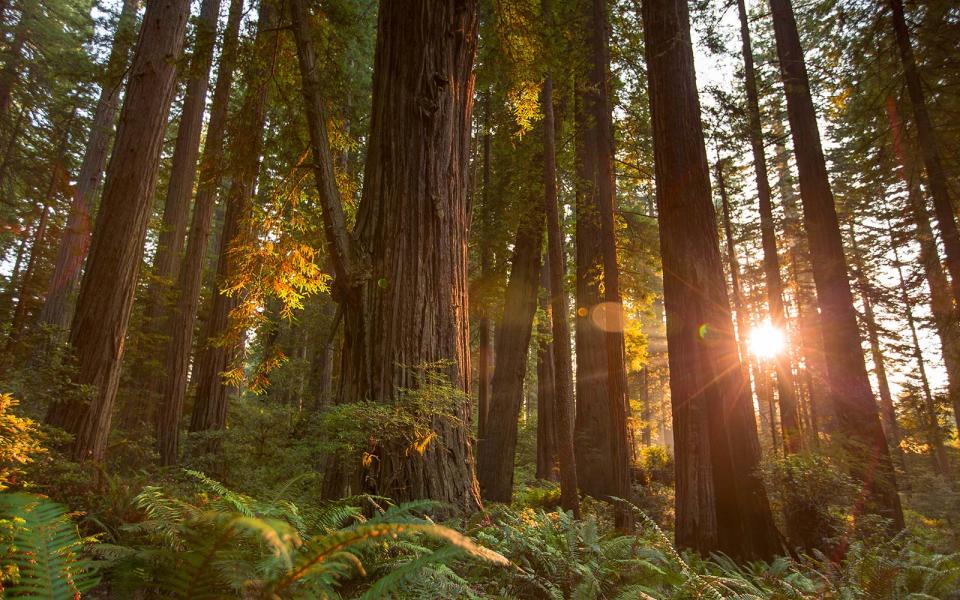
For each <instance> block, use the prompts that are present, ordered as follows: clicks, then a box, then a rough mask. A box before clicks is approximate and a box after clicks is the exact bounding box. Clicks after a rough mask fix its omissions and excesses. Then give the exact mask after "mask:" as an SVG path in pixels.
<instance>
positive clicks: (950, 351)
mask: <svg viewBox="0 0 960 600" xmlns="http://www.w3.org/2000/svg"><path fill="white" fill-rule="evenodd" d="M887 117H888V118H889V119H890V125H891V131H892V134H893V149H894V154H895V155H896V157H897V160H898V161H899V168H898V172H899V174H900V178H901V179H902V181H903V184H904V186H905V187H906V191H907V202H908V204H909V210H910V218H911V220H912V221H913V224H914V226H915V227H916V229H917V231H916V238H917V242H918V243H919V244H920V257H919V258H920V264H921V265H922V266H923V272H924V275H925V276H926V279H927V284H928V285H929V286H930V313H931V314H932V315H933V324H934V329H935V330H936V332H937V336H938V337H939V338H940V347H941V348H942V350H943V362H944V364H945V365H946V367H947V391H948V394H949V396H950V403H951V405H952V406H953V416H954V419H955V421H956V422H957V423H960V319H958V313H957V309H956V308H955V307H954V304H953V297H952V295H951V293H950V284H949V282H948V281H947V276H946V274H945V273H944V272H943V265H941V264H940V254H939V252H938V251H937V243H936V238H935V237H934V234H933V227H932V226H931V225H930V214H929V213H928V212H927V205H926V202H925V201H924V198H923V195H922V194H921V192H920V190H919V189H918V186H917V184H916V181H914V180H913V178H912V177H911V173H912V169H911V168H910V166H912V165H911V164H910V163H908V160H907V153H906V152H905V150H904V147H903V135H902V132H901V130H900V118H899V116H898V115H897V105H896V102H895V101H894V100H893V98H892V97H891V98H889V99H888V100H887Z"/></svg>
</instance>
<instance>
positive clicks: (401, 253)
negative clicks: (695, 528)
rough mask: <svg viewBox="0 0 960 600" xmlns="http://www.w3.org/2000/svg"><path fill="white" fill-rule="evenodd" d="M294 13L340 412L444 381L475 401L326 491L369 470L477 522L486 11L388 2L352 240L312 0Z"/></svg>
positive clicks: (386, 445)
mask: <svg viewBox="0 0 960 600" xmlns="http://www.w3.org/2000/svg"><path fill="white" fill-rule="evenodd" d="M290 7H291V11H292V13H293V20H294V26H293V30H294V34H295V35H296V38H297V40H296V41H297V50H298V56H299V59H300V70H301V76H302V78H303V93H304V100H305V106H306V109H307V110H306V112H307V117H308V125H309V130H310V138H311V147H312V152H313V158H314V174H315V176H316V180H317V187H318V189H319V192H320V201H321V203H322V205H323V218H324V229H325V232H326V235H327V243H328V247H329V248H330V251H331V255H332V258H331V264H332V265H333V268H334V272H335V273H336V278H335V290H336V294H337V296H338V299H339V301H340V303H341V306H342V309H343V315H344V317H343V327H344V330H343V333H344V348H343V353H342V367H341V369H340V373H341V381H340V402H357V401H362V400H369V401H374V402H381V403H388V404H391V403H395V402H399V401H402V399H403V397H404V395H406V394H409V393H415V391H416V390H417V388H419V387H421V386H423V385H424V384H427V383H429V381H430V380H433V379H434V378H435V376H436V375H438V374H439V375H442V376H443V377H444V378H446V379H447V380H449V383H450V384H451V385H452V386H453V388H454V390H457V391H459V392H463V394H464V396H463V397H455V398H454V399H455V402H454V405H453V406H452V407H450V408H449V409H448V410H446V411H444V413H443V414H437V415H434V416H433V417H432V419H431V420H432V423H431V425H432V427H431V429H432V433H433V434H435V436H434V437H432V438H430V439H429V440H428V443H426V444H425V446H421V447H420V448H419V449H418V450H422V452H419V451H410V450H411V449H410V448H409V444H408V443H406V442H401V441H397V440H379V441H375V442H374V447H373V448H371V452H370V454H371V456H372V457H373V459H372V461H370V463H369V465H367V466H362V467H361V466H360V465H344V464H343V462H344V461H343V459H341V460H340V461H339V463H335V464H332V465H331V468H330V469H329V470H328V473H327V474H326V477H327V481H325V483H324V489H325V492H326V493H330V492H332V491H340V490H341V489H342V485H341V483H342V481H343V480H342V478H340V477H339V476H338V474H339V473H345V472H347V471H349V470H350V468H351V467H356V468H362V469H363V470H364V473H363V480H364V481H365V482H366V483H364V486H365V487H367V488H368V491H373V492H375V493H378V494H383V495H386V496H389V497H391V498H394V499H395V500H398V501H404V500H410V499H414V498H432V499H435V500H440V501H442V502H446V503H448V504H449V505H451V506H453V507H455V508H458V509H462V510H466V511H472V510H476V509H477V508H479V507H480V505H481V503H480V494H479V486H478V485H477V481H476V477H475V475H474V464H473V451H472V448H471V444H470V431H469V428H468V425H467V424H468V423H469V418H468V406H467V402H466V392H467V390H468V386H469V381H470V354H469V337H470V336H469V331H468V329H469V320H468V311H467V308H468V306H467V232H468V225H469V208H470V207H469V202H468V195H467V168H468V162H469V156H470V118H471V112H472V109H473V74H472V69H473V60H474V55H475V52H476V44H477V5H476V2H475V1H473V0H459V1H457V2H454V1H452V0H448V1H445V2H436V1H427V0H416V1H411V0H407V1H404V2H400V1H398V0H385V1H383V2H381V3H380V7H379V16H378V29H377V31H378V32H377V49H376V55H375V58H374V69H373V110H372V121H371V128H370V136H369V138H368V143H369V146H368V154H367V163H366V170H365V173H364V177H363V181H364V186H363V195H362V198H361V201H360V207H359V210H358V212H357V225H356V231H355V232H354V236H353V237H351V236H350V235H349V234H348V232H347V231H346V229H345V225H344V220H343V218H342V217H343V212H342V205H341V203H340V198H339V192H338V190H337V189H336V183H335V181H334V179H333V165H332V158H331V155H330V149H329V144H328V142H327V139H326V131H325V128H326V119H325V118H324V114H323V99H322V98H321V96H320V87H319V82H318V78H317V74H316V72H315V57H314V52H313V47H312V43H311V41H310V39H309V30H308V29H307V27H306V25H307V15H306V11H305V10H304V6H303V2H302V0H292V1H291V3H290ZM353 240H356V243H355V242H354V241H353ZM354 244H356V247H354ZM361 249H362V252H363V254H361V253H360V252H361ZM361 260H362V261H363V263H364V267H363V268H362V269H361V268H359V266H358V263H359V262H360V261H361Z"/></svg>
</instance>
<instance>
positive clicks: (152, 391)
mask: <svg viewBox="0 0 960 600" xmlns="http://www.w3.org/2000/svg"><path fill="white" fill-rule="evenodd" d="M219 18H220V0H203V2H202V4H201V5H200V15H199V18H198V19H197V20H196V25H195V28H194V29H195V31H194V38H195V41H194V46H193V53H192V55H191V57H190V63H189V66H188V68H187V70H186V72H185V73H184V75H186V79H187V91H186V95H185V96H184V99H183V108H182V109H181V112H180V121H179V126H178V129H177V139H176V144H175V145H174V149H173V160H172V164H171V167H170V181H169V183H168V184H167V193H166V197H165V199H164V206H163V220H162V222H161V224H160V232H159V236H158V239H157V250H156V253H155V254H154V256H153V268H152V269H151V273H150V275H151V277H150V280H149V283H148V286H147V291H146V299H145V303H146V306H145V309H144V316H145V319H144V324H143V332H144V333H145V334H146V335H147V336H148V338H147V339H157V338H160V339H161V341H160V342H159V343H160V344H161V345H166V340H163V339H162V338H164V337H165V333H166V332H165V331H164V326H165V325H166V320H167V316H168V315H169V313H170V310H171V309H172V306H173V298H172V291H173V287H174V283H175V281H176V279H177V272H178V269H179V266H180V258H181V257H180V255H181V253H182V251H183V244H184V236H185V234H186V229H187V219H188V218H189V216H190V199H191V198H192V196H193V184H194V181H195V180H196V173H197V157H198V155H199V154H200V133H201V130H202V129H203V114H204V112H205V109H206V104H207V88H208V82H209V78H210V66H211V63H212V62H213V48H214V45H215V44H216V41H217V39H216V38H217V21H218V19H219ZM135 369H136V370H137V372H138V373H139V374H140V378H139V379H140V383H141V385H140V386H139V388H140V389H139V390H138V393H137V396H136V398H135V399H134V398H131V401H130V402H128V403H127V404H126V406H124V407H123V411H122V414H121V426H122V427H124V428H125V429H127V430H136V429H139V428H140V427H142V425H144V424H146V423H156V418H157V406H158V400H159V395H160V394H161V393H162V391H161V390H162V387H163V385H164V375H163V373H160V372H157V370H156V369H155V368H150V366H149V364H143V363H141V364H139V365H137V366H136V367H135Z"/></svg>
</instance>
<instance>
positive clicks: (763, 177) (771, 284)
mask: <svg viewBox="0 0 960 600" xmlns="http://www.w3.org/2000/svg"><path fill="white" fill-rule="evenodd" d="M737 10H738V12H739V15H740V38H741V41H742V44H743V70H744V83H745V87H746V91H747V113H748V116H749V119H750V147H751V149H752V151H753V167H754V170H755V171H756V183H757V201H758V205H759V209H760V237H761V242H762V244H763V272H764V277H765V280H766V284H767V308H768V311H769V315H770V323H771V325H773V326H774V327H776V328H777V329H779V330H780V331H782V332H783V334H784V336H786V335H787V332H788V330H787V322H786V317H785V309H784V307H783V280H782V279H781V278H780V257H779V255H778V254H777V239H776V235H777V234H776V229H775V227H774V222H773V203H772V202H771V200H770V182H769V180H768V178H767V157H766V155H765V154H764V150H763V148H764V145H763V129H762V126H761V121H760V100H759V95H758V94H757V75H756V72H755V69H754V66H753V49H752V47H751V44H750V27H749V21H748V19H747V8H746V6H745V3H744V0H737ZM789 350H790V348H789V344H788V345H787V348H785V349H784V351H783V352H781V353H779V354H778V355H777V356H774V357H773V360H774V366H775V367H776V373H777V392H778V399H779V401H780V419H781V420H782V425H783V443H784V451H785V452H787V453H794V452H797V451H798V450H800V448H801V446H802V442H803V437H802V436H801V434H800V410H799V407H798V404H797V395H796V391H795V390H794V381H793V366H792V365H791V362H792V361H791V360H790V351H789Z"/></svg>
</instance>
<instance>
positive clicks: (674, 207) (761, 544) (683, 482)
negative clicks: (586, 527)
mask: <svg viewBox="0 0 960 600" xmlns="http://www.w3.org/2000/svg"><path fill="white" fill-rule="evenodd" d="M643 25H644V38H645V39H644V41H645V45H646V57H647V70H648V77H649V79H648V84H649V94H650V111H651V122H652V124H653V141H654V155H655V162H656V169H655V171H656V182H657V207H658V214H659V221H660V250H661V256H662V257H663V273H664V303H665V308H666V313H667V343H668V347H669V363H670V390H671V401H672V404H673V433H674V441H675V457H676V497H677V501H676V529H675V531H676V540H677V544H678V545H679V546H681V547H683V548H691V549H693V550H696V551H698V552H701V553H708V552H714V551H717V550H719V551H722V552H725V553H727V554H729V555H730V556H733V557H735V558H769V557H771V556H773V555H774V554H775V553H777V552H778V551H780V550H781V547H780V544H779V534H778V533H777V530H776V527H775V526H774V522H773V515H772V513H771V510H770V505H769V502H768V500H767V495H766V492H765V490H764V488H763V484H762V482H761V481H760V478H759V476H758V475H757V473H756V470H757V467H758V466H759V461H760V444H759V440H758V439H757V429H756V421H755V418H754V411H753V403H752V402H751V398H750V391H749V386H748V384H747V381H746V380H745V371H744V369H743V368H742V366H741V362H740V360H739V358H738V355H737V343H736V339H735V337H734V334H733V322H732V318H731V315H730V304H729V300H728V298H727V293H726V286H725V285H724V282H723V269H722V267H721V262H720V261H721V259H720V249H719V240H718V238H717V227H716V223H717V221H716V214H715V212H714V208H713V202H712V201H711V195H710V175H709V167H708V166H707V156H706V149H705V147H704V142H703V131H702V127H701V124H700V105H699V99H698V96H697V85H696V75H695V72H694V65H693V49H692V44H691V42H690V19H689V13H688V8H687V3H686V2H685V1H684V0H647V1H646V2H644V3H643Z"/></svg>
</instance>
